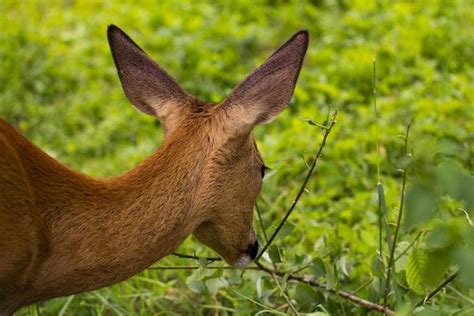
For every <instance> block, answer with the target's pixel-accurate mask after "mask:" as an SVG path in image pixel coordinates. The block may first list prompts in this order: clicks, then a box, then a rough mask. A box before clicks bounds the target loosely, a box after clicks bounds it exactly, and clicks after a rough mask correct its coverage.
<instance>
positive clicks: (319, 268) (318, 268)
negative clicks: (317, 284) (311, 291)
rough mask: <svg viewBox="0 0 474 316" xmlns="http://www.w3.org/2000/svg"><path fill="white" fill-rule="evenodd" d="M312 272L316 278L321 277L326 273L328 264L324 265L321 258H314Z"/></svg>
mask: <svg viewBox="0 0 474 316" xmlns="http://www.w3.org/2000/svg"><path fill="white" fill-rule="evenodd" d="M311 272H312V273H313V276H314V277H315V278H321V277H324V276H325V275H326V266H325V265H324V261H323V260H322V259H320V258H316V259H314V260H313V263H312V264H311Z"/></svg>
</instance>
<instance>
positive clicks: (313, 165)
mask: <svg viewBox="0 0 474 316" xmlns="http://www.w3.org/2000/svg"><path fill="white" fill-rule="evenodd" d="M336 116H337V111H334V113H333V116H332V119H331V121H330V122H328V125H327V126H326V127H325V128H324V136H323V141H322V142H321V145H320V146H319V149H318V152H317V153H316V156H315V157H314V159H313V162H312V163H311V167H310V168H309V170H308V173H307V174H306V178H305V179H304V181H303V183H302V185H301V187H300V190H299V191H298V193H297V194H296V197H295V199H294V200H293V202H292V203H291V205H290V207H289V208H288V211H286V214H285V216H284V217H283V219H282V220H281V222H280V225H278V227H277V228H276V229H275V231H274V232H273V234H272V236H271V237H270V239H269V240H268V242H267V243H266V244H265V246H264V247H263V249H262V251H260V254H259V255H258V256H257V258H256V259H255V260H256V261H258V259H260V257H261V256H262V255H263V254H264V253H265V251H266V250H267V249H268V247H270V245H271V244H272V242H273V240H274V239H275V237H276V236H277V235H278V233H279V231H280V229H281V228H282V227H283V225H284V224H285V223H286V220H287V219H288V217H289V216H290V215H291V213H292V212H293V210H294V209H295V206H296V204H298V201H299V200H300V198H301V196H302V195H303V192H304V191H305V189H306V185H307V184H308V182H309V179H310V178H311V176H312V175H313V172H314V169H315V168H316V164H317V163H318V161H319V158H320V157H321V155H322V153H323V149H324V146H326V140H327V138H328V136H329V133H331V130H332V128H333V127H334V125H335V124H336Z"/></svg>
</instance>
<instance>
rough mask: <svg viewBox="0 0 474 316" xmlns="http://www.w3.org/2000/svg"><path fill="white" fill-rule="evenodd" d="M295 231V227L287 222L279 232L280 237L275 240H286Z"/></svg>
mask: <svg viewBox="0 0 474 316" xmlns="http://www.w3.org/2000/svg"><path fill="white" fill-rule="evenodd" d="M294 229H295V225H293V224H291V223H290V222H286V223H285V224H283V226H282V228H281V229H280V231H279V232H278V235H277V236H276V237H275V239H284V238H285V237H286V236H288V235H289V234H290V233H291V232H292V231H293V230H294Z"/></svg>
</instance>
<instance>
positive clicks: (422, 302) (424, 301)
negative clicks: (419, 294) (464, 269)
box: [415, 271, 458, 308]
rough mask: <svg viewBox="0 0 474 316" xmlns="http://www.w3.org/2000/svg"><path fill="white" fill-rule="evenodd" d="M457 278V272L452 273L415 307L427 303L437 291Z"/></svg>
mask: <svg viewBox="0 0 474 316" xmlns="http://www.w3.org/2000/svg"><path fill="white" fill-rule="evenodd" d="M457 276H458V272H457V271H456V272H454V273H452V274H451V275H450V276H449V277H448V278H447V279H446V280H444V281H443V283H441V284H440V285H438V287H436V288H435V289H434V290H433V291H431V292H430V293H429V294H428V295H426V296H425V297H424V298H423V299H422V300H421V301H419V302H418V303H417V304H416V305H415V308H416V307H419V306H422V305H425V304H426V302H428V301H429V300H430V299H431V298H432V297H433V296H435V295H436V294H437V293H438V292H439V291H441V290H442V289H443V288H444V287H445V286H446V285H448V284H449V282H451V281H452V280H454V279H455V278H456V277H457Z"/></svg>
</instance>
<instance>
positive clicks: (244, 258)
mask: <svg viewBox="0 0 474 316" xmlns="http://www.w3.org/2000/svg"><path fill="white" fill-rule="evenodd" d="M251 261H252V258H250V256H249V255H248V254H247V253H244V254H242V255H241V256H240V257H239V258H238V259H237V260H236V261H234V263H233V266H234V267H237V268H243V267H246V266H247V265H248V264H249V263H250V262H251Z"/></svg>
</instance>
